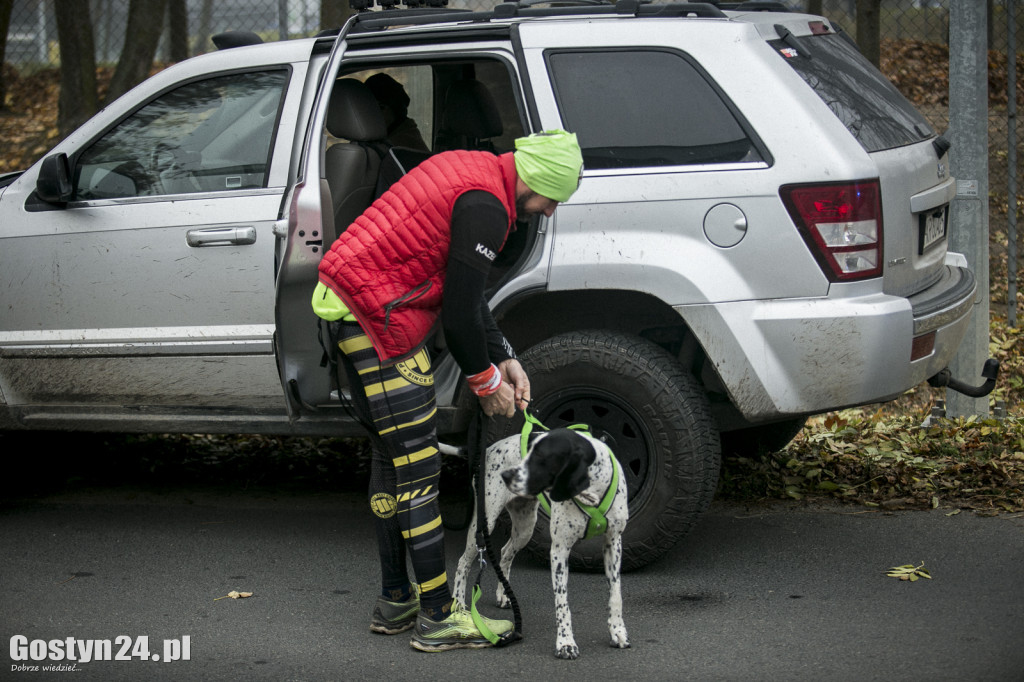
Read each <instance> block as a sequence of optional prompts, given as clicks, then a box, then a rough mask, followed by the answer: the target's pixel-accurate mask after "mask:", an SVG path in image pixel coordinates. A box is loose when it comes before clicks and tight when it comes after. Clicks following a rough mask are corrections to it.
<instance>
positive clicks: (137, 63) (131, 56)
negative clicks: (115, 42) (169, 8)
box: [83, 0, 167, 102]
mask: <svg viewBox="0 0 1024 682" xmlns="http://www.w3.org/2000/svg"><path fill="white" fill-rule="evenodd" d="M166 3H167V0H131V4H129V5H128V25H127V27H126V28H125V37H124V47H122V48H121V58H120V59H119V60H118V61H117V69H115V70H114V76H113V77H112V78H111V79H110V90H109V91H108V92H107V102H113V101H114V100H115V99H117V98H118V97H120V96H121V95H123V94H124V93H126V92H128V91H129V90H131V89H132V88H133V87H135V86H136V85H138V84H139V83H141V82H142V81H144V80H145V79H146V77H147V76H149V69H150V68H151V67H152V66H153V57H155V56H156V47H157V43H158V42H159V41H160V34H161V33H162V32H163V29H164V9H165V7H166ZM83 4H85V3H83Z"/></svg>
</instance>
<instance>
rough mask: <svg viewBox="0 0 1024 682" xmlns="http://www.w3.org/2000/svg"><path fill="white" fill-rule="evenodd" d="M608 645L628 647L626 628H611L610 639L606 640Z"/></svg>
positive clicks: (616, 647)
mask: <svg viewBox="0 0 1024 682" xmlns="http://www.w3.org/2000/svg"><path fill="white" fill-rule="evenodd" d="M608 646H610V647H612V648H615V649H628V648H629V635H627V634H626V628H624V627H618V628H613V629H612V632H611V641H610V642H608Z"/></svg>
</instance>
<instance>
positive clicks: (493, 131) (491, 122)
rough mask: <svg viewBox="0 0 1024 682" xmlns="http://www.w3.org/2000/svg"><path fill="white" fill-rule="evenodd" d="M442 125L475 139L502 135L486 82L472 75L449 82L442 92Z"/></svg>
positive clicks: (496, 109) (499, 119) (499, 120)
mask: <svg viewBox="0 0 1024 682" xmlns="http://www.w3.org/2000/svg"><path fill="white" fill-rule="evenodd" d="M441 128H442V129H443V130H445V131H447V132H451V133H456V134H459V135H465V136H466V137H472V138H477V139H487V138H491V137H497V136H499V135H501V133H502V129H503V128H502V124H501V114H499V113H498V105H497V104H495V103H494V97H493V96H492V95H491V93H490V91H489V90H488V89H487V86H486V85H484V84H483V83H481V82H480V81H478V80H472V79H466V80H459V81H455V82H454V83H452V84H451V85H450V86H449V87H448V93H447V94H446V95H445V100H444V114H443V116H442V117H441Z"/></svg>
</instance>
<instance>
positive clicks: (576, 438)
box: [455, 429, 629, 659]
mask: <svg viewBox="0 0 1024 682" xmlns="http://www.w3.org/2000/svg"><path fill="white" fill-rule="evenodd" d="M613 457H614V455H612V452H611V450H610V449H609V448H608V446H607V445H605V444H604V443H603V442H601V441H600V440H598V439H596V438H593V437H591V436H589V435H587V434H583V433H580V432H577V431H573V430H570V429H554V430H552V431H541V432H539V433H538V432H533V433H531V434H530V439H529V442H528V444H527V454H526V457H525V458H524V457H523V455H522V453H521V443H520V436H518V435H516V436H510V437H508V438H505V439H503V440H500V441H498V442H496V443H494V444H493V445H491V446H490V447H489V448H487V453H486V457H485V461H484V462H482V463H481V466H484V467H486V469H485V483H484V485H485V494H486V498H485V510H486V514H487V526H488V528H489V529H493V528H494V524H495V522H496V521H497V519H498V516H499V514H500V513H501V510H502V509H507V510H508V512H509V516H511V518H512V536H511V538H510V539H509V541H508V543H507V544H506V545H505V546H504V547H503V548H502V550H501V570H502V571H503V572H504V573H505V575H506V576H508V575H509V570H510V568H511V566H512V560H513V559H514V558H515V555H516V553H517V552H518V551H519V550H521V549H522V548H523V547H525V546H526V543H527V542H528V541H529V539H530V536H531V535H533V528H534V525H535V524H536V522H537V507H538V505H539V500H538V498H537V495H538V494H539V493H546V494H547V496H548V498H549V500H550V505H551V522H550V533H551V584H552V587H553V588H554V592H555V620H556V623H557V626H558V627H557V638H556V641H555V656H557V657H558V658H564V659H575V658H578V657H579V655H580V649H579V647H578V646H577V645H576V640H575V638H574V637H573V632H572V616H571V615H570V613H569V592H568V587H569V551H570V549H571V548H572V546H573V545H574V544H575V543H576V542H577V541H579V540H581V539H583V538H584V537H585V535H586V532H587V526H588V523H589V522H590V517H589V516H588V515H587V514H586V513H585V512H584V511H583V510H581V509H580V507H579V506H578V505H577V504H576V502H574V500H573V498H576V499H577V500H579V501H580V502H582V503H583V504H585V505H589V506H591V507H597V506H599V505H600V503H601V502H602V500H603V498H604V496H605V494H606V492H607V491H608V488H609V487H610V486H611V484H612V481H613V478H614V476H613V467H618V466H619V465H618V463H617V462H613ZM616 486H617V487H616V492H615V497H614V500H613V501H612V503H611V506H610V507H609V508H608V510H607V512H606V513H605V518H606V519H607V523H608V527H607V530H606V531H605V533H604V571H605V575H606V576H607V578H608V585H609V588H610V589H609V592H610V593H609V596H608V632H609V634H610V635H611V646H613V647H616V648H619V649H625V648H628V647H629V637H628V635H627V633H626V625H625V623H624V622H623V620H622V585H621V581H620V568H621V566H622V533H623V531H624V530H625V528H626V521H627V519H628V518H629V507H628V505H627V500H626V480H625V477H624V476H623V475H622V474H621V471H620V473H619V475H618V477H617V483H616ZM474 508H476V505H474ZM476 524H477V518H476V514H475V512H474V516H473V520H472V522H471V523H470V526H469V534H468V536H467V542H466V551H465V553H464V554H463V555H462V558H461V559H460V560H459V568H458V572H457V573H456V576H455V594H456V596H457V598H458V599H459V601H460V602H461V603H462V605H463V606H467V602H466V587H467V579H468V575H469V569H470V566H471V565H472V564H473V562H474V560H475V559H476V557H477V553H478V551H477V547H476ZM496 599H497V603H498V606H500V607H502V608H508V607H509V605H510V604H509V600H508V597H507V596H506V595H505V590H504V588H503V587H502V586H501V585H500V584H499V585H498V589H497V594H496Z"/></svg>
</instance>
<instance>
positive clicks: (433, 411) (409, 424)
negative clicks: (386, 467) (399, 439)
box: [379, 407, 437, 462]
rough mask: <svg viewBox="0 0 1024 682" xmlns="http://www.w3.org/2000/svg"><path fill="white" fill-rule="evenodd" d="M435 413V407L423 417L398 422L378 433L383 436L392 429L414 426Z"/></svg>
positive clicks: (430, 417) (431, 417)
mask: <svg viewBox="0 0 1024 682" xmlns="http://www.w3.org/2000/svg"><path fill="white" fill-rule="evenodd" d="M436 413H437V408H436V407H435V408H434V409H432V410H431V411H430V412H428V413H427V415H426V416H425V417H421V418H419V419H414V420H412V421H411V422H405V423H404V424H399V425H398V426H391V427H389V428H386V429H384V430H383V431H380V432H379V433H380V435H382V436H383V435H385V434H388V433H391V432H392V431H398V430H399V429H405V428H408V427H410V426H415V425H417V424H422V423H423V422H425V421H427V420H428V419H433V417H434V414H436ZM395 461H396V462H397V460H395Z"/></svg>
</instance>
